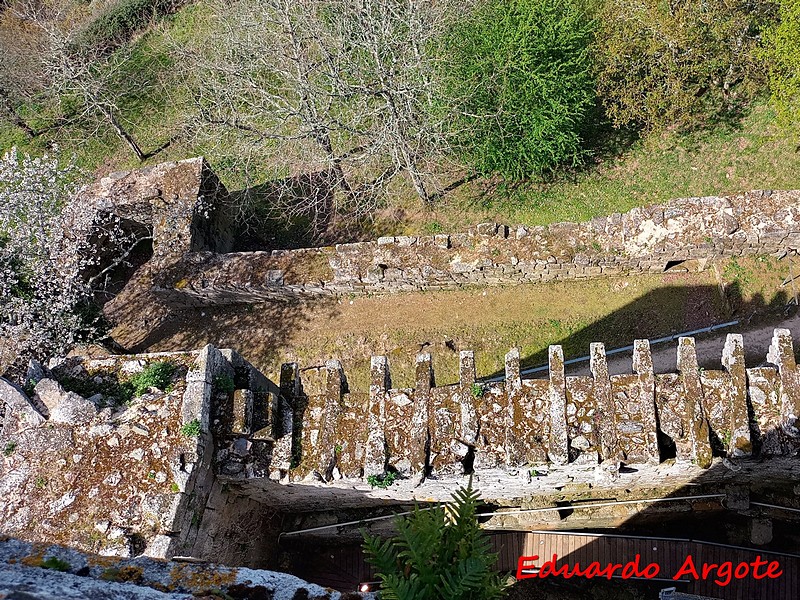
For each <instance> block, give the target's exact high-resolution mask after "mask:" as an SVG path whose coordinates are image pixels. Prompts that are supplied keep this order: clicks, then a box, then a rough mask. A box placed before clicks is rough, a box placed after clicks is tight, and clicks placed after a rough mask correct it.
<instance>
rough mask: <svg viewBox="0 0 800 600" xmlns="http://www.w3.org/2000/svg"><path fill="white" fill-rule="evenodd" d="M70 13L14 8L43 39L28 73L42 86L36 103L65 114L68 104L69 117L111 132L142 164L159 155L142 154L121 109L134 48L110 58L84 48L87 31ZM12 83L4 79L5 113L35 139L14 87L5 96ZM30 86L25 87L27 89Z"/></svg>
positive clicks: (51, 5)
mask: <svg viewBox="0 0 800 600" xmlns="http://www.w3.org/2000/svg"><path fill="white" fill-rule="evenodd" d="M71 8H72V7H71V3H69V2H64V3H59V2H41V1H39V0H16V1H15V2H13V3H12V4H11V6H10V8H9V10H10V11H12V13H13V14H14V16H15V17H16V18H17V19H18V20H19V21H21V22H22V23H24V24H25V26H26V27H27V28H34V29H35V30H36V31H37V33H38V36H37V43H38V48H37V49H36V64H35V65H34V66H35V68H31V69H29V74H28V76H27V78H26V79H27V80H28V81H30V80H33V79H35V80H37V81H38V82H39V83H40V85H39V87H38V90H37V91H38V92H39V93H38V95H37V97H43V98H44V99H46V100H49V101H50V102H51V103H54V104H60V105H62V108H64V105H65V104H69V106H70V108H69V110H68V111H62V112H68V113H69V118H70V120H72V121H73V122H76V123H78V124H80V125H81V126H82V127H83V128H84V129H86V130H88V131H92V130H93V131H94V132H97V131H98V130H100V129H104V128H105V129H108V128H110V129H111V130H112V131H113V132H114V133H115V134H116V135H117V136H118V137H119V138H120V139H121V140H122V141H123V142H124V143H125V145H126V146H127V147H128V148H129V149H130V151H131V152H132V153H133V154H134V155H135V156H136V158H137V159H139V160H140V161H142V160H145V159H146V158H148V157H150V156H152V155H153V154H154V152H150V153H147V152H145V151H143V150H142V148H141V145H140V144H139V142H138V140H137V139H136V137H135V136H134V134H133V133H132V131H131V124H130V123H128V122H126V120H125V119H124V117H123V116H122V111H121V110H120V104H119V98H120V95H121V91H120V79H122V78H121V77H120V72H121V71H122V70H123V69H124V68H125V66H126V64H127V63H128V61H130V58H131V48H130V47H125V46H121V47H119V48H117V49H115V50H114V51H113V52H110V51H109V50H108V48H105V47H94V46H92V45H91V44H87V43H85V42H82V40H81V34H82V33H83V31H84V29H83V26H81V25H78V24H76V22H75V20H74V19H72V18H70V14H71V13H70V10H71ZM0 75H2V73H0ZM17 79H19V77H17ZM13 80H14V79H13V78H12V77H4V78H2V79H0V101H2V100H3V97H5V98H6V100H7V101H6V103H5V106H4V108H5V109H6V110H5V112H6V114H7V116H9V117H10V118H11V120H12V121H13V122H14V123H15V125H17V126H19V127H22V128H23V129H25V130H26V131H27V132H28V133H29V134H34V133H35V132H34V131H33V129H32V128H30V127H29V126H27V124H26V123H24V122H22V120H21V118H19V115H18V114H17V113H16V112H15V111H14V106H13V101H12V99H11V93H10V90H9V89H8V88H9V87H10V86H7V89H6V90H5V91H6V92H7V93H6V94H5V95H4V94H3V91H4V89H3V83H2V82H3V81H9V82H10V81H13ZM25 81H26V80H23V81H22V82H21V83H22V85H23V86H24V85H25ZM127 85H128V86H137V85H141V82H140V81H128V82H127ZM16 87H17V88H18V87H19V85H17V86H16Z"/></svg>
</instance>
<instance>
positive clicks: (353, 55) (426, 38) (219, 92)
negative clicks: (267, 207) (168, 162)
mask: <svg viewBox="0 0 800 600" xmlns="http://www.w3.org/2000/svg"><path fill="white" fill-rule="evenodd" d="M211 5H212V6H213V11H212V14H211V17H210V18H211V19H213V21H214V24H209V26H208V27H207V29H209V30H210V31H211V33H210V34H209V36H208V37H207V38H202V39H199V40H197V42H196V44H195V45H194V46H193V47H189V48H187V47H186V46H181V47H180V48H178V51H179V52H181V53H182V54H183V56H182V57H181V58H182V59H184V62H185V64H187V65H189V70H188V71H187V77H193V78H194V80H193V87H194V90H195V98H196V105H197V109H198V110H197V115H198V117H199V118H198V120H197V128H198V135H201V136H202V137H203V138H204V139H205V140H209V139H216V140H219V141H220V143H229V140H230V138H229V137H228V136H229V135H230V132H232V131H234V132H236V135H237V139H239V140H241V142H240V143H241V146H240V147H239V150H240V155H241V160H242V162H243V163H244V162H246V157H247V155H251V156H255V155H261V156H263V155H272V156H273V157H274V161H273V164H272V173H271V175H272V178H273V180H274V181H276V182H281V184H280V185H277V184H276V187H274V188H272V189H271V191H272V192H273V193H272V198H271V200H272V208H273V210H274V211H275V212H276V213H278V214H280V215H282V216H283V217H288V218H292V217H297V216H302V217H310V218H311V219H312V221H313V222H314V224H315V227H316V231H315V232H316V233H318V234H319V233H321V232H322V231H323V230H324V229H325V227H326V226H327V224H328V223H329V222H330V220H331V218H332V217H334V216H336V215H340V214H346V215H348V216H354V217H359V216H364V215H367V214H369V213H371V212H372V211H374V210H375V209H376V208H377V206H378V204H379V203H380V201H381V192H382V191H383V190H385V188H386V186H387V184H388V183H389V182H390V181H391V180H392V179H393V178H395V177H396V176H397V175H399V174H401V173H405V174H407V175H408V177H409V179H410V181H411V184H412V185H413V187H414V190H415V191H416V194H417V195H418V196H419V198H420V200H421V201H422V202H423V203H426V204H427V203H429V202H430V201H431V198H432V196H433V194H434V193H435V190H436V188H437V185H438V184H437V182H436V179H435V173H434V169H433V168H432V166H431V165H433V164H434V163H435V161H436V159H437V157H441V156H443V155H444V154H445V153H446V149H447V138H446V136H445V135H444V133H443V132H444V120H445V119H446V116H445V115H444V113H443V111H437V110H436V106H437V104H436V97H437V89H436V81H437V79H436V70H437V62H436V61H437V58H436V53H435V52H431V49H432V46H433V45H434V44H435V43H436V40H437V39H438V37H439V36H440V35H441V34H442V32H443V31H444V30H446V28H447V27H448V23H449V22H450V21H451V19H452V18H453V15H456V14H458V10H459V7H460V6H463V4H462V3H456V2H455V1H454V0H439V1H435V2H434V1H430V0H425V1H424V0H261V1H255V0H234V1H233V2H230V1H223V0H214V1H212V2H211ZM203 29H206V28H205V27H204V28H203ZM186 59H188V60H186ZM242 142H243V143H242ZM298 181H299V182H300V183H301V185H298Z"/></svg>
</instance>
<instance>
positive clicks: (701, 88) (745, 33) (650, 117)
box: [596, 0, 774, 130]
mask: <svg viewBox="0 0 800 600" xmlns="http://www.w3.org/2000/svg"><path fill="white" fill-rule="evenodd" d="M773 19H774V4H773V3H772V2H770V1H765V0H669V2H664V1H663V0H636V1H633V0H600V5H599V13H598V23H599V26H598V31H597V43H596V52H597V58H596V63H597V65H598V92H599V94H600V97H601V99H602V102H603V105H604V107H605V109H606V112H607V114H608V116H609V117H610V118H611V120H612V121H613V122H614V124H615V125H617V126H622V125H633V126H638V127H643V128H645V129H649V130H652V129H663V128H665V127H669V126H678V127H681V128H690V127H697V126H703V125H705V124H708V122H709V121H713V120H714V119H716V118H720V117H729V116H732V115H733V116H735V115H736V114H737V113H738V112H739V111H740V110H742V109H743V108H746V106H747V104H748V103H749V102H750V101H751V100H752V99H753V97H754V96H755V95H756V94H758V93H759V92H760V88H761V86H762V84H763V74H762V73H763V70H762V69H761V68H760V67H759V62H758V59H757V57H756V52H755V50H756V48H757V46H758V40H759V37H760V34H761V32H762V30H763V29H764V28H765V27H766V26H768V25H769V24H770V23H771V22H772V21H773Z"/></svg>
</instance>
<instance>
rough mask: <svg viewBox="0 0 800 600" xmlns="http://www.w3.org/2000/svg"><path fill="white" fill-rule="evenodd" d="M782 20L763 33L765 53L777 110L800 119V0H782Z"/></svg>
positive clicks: (794, 120) (793, 119)
mask: <svg viewBox="0 0 800 600" xmlns="http://www.w3.org/2000/svg"><path fill="white" fill-rule="evenodd" d="M778 14H779V17H780V21H779V22H778V23H777V24H776V25H775V26H774V27H773V28H771V29H770V30H769V31H767V33H766V35H765V36H764V53H763V56H764V58H765V59H766V60H767V64H768V65H769V84H770V89H771V91H772V99H773V102H774V103H775V106H776V107H777V109H778V113H779V114H780V115H781V116H782V117H783V118H784V119H786V120H787V121H789V122H797V121H800V0H780V8H779V13H778Z"/></svg>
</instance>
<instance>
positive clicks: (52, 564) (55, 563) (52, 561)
mask: <svg viewBox="0 0 800 600" xmlns="http://www.w3.org/2000/svg"><path fill="white" fill-rule="evenodd" d="M42 568H43V569H51V570H53V571H61V572H66V571H69V569H70V564H69V563H68V562H67V561H65V560H61V559H60V558H57V557H55V556H49V557H47V558H45V559H44V560H43V561H42Z"/></svg>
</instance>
